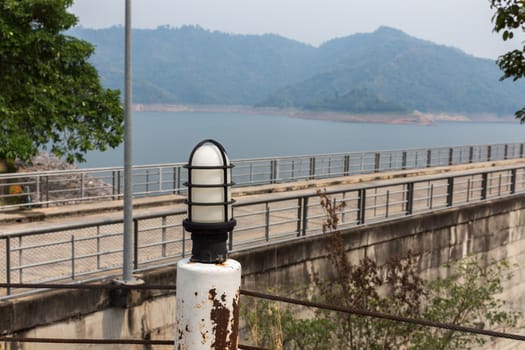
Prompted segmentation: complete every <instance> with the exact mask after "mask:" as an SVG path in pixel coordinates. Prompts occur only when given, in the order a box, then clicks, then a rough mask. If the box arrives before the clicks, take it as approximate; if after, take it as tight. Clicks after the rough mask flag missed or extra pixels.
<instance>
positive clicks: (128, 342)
mask: <svg viewBox="0 0 525 350" xmlns="http://www.w3.org/2000/svg"><path fill="white" fill-rule="evenodd" d="M0 342H11V343H12V342H15V343H47V344H92V345H174V344H175V341H174V340H143V339H78V338H74V339H73V338H27V337H10V336H9V337H1V336H0ZM238 348H239V349H243V350H267V349H264V348H259V347H254V346H249V345H242V344H239V345H238Z"/></svg>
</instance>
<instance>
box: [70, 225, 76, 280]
mask: <svg viewBox="0 0 525 350" xmlns="http://www.w3.org/2000/svg"><path fill="white" fill-rule="evenodd" d="M71 279H72V280H74V279H75V235H71Z"/></svg>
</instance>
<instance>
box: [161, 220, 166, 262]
mask: <svg viewBox="0 0 525 350" xmlns="http://www.w3.org/2000/svg"><path fill="white" fill-rule="evenodd" d="M166 224H167V220H166V215H163V216H162V256H163V257H166V240H167V232H166V231H167V229H166Z"/></svg>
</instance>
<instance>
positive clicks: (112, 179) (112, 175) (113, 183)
mask: <svg viewBox="0 0 525 350" xmlns="http://www.w3.org/2000/svg"><path fill="white" fill-rule="evenodd" d="M116 183H117V181H116V180H115V170H113V171H112V172H111V192H112V195H113V199H115V185H116Z"/></svg>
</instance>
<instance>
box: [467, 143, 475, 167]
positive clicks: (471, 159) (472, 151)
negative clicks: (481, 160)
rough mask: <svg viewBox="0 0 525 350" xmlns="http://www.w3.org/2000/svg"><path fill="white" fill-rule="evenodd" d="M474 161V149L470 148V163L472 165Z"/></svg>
mask: <svg viewBox="0 0 525 350" xmlns="http://www.w3.org/2000/svg"><path fill="white" fill-rule="evenodd" d="M473 161H474V147H473V146H470V147H469V151H468V162H469V163H472V162H473Z"/></svg>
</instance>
